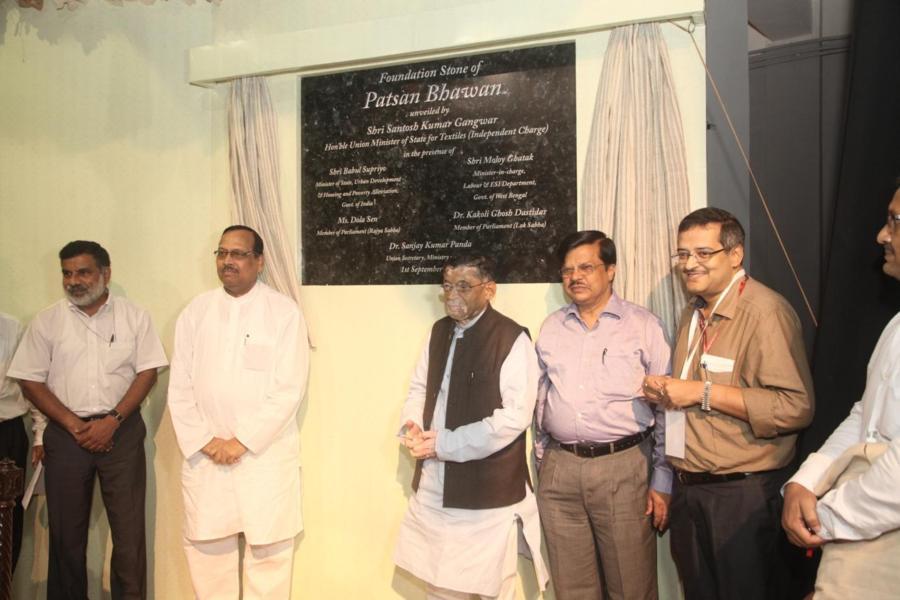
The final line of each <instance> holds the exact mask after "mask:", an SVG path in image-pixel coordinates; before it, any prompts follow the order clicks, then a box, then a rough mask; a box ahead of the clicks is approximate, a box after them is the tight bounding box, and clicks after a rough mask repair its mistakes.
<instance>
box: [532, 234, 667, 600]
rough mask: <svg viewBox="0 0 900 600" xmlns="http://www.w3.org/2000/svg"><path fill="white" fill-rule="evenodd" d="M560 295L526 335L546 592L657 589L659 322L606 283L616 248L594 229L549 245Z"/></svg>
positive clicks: (662, 350)
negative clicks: (535, 376) (646, 394)
mask: <svg viewBox="0 0 900 600" xmlns="http://www.w3.org/2000/svg"><path fill="white" fill-rule="evenodd" d="M557 258H558V260H559V263H560V265H561V267H562V268H561V269H560V274H561V275H562V284H563V290H564V291H565V293H566V295H567V296H568V297H569V299H570V300H571V301H572V302H571V304H569V305H567V306H564V307H563V308H561V309H559V310H557V311H556V312H554V313H551V314H550V316H548V317H547V319H546V320H545V321H544V324H543V326H542V327H541V333H540V335H539V336H538V340H537V353H538V361H539V364H540V368H541V379H540V385H539V387H538V399H537V409H536V411H535V433H536V435H535V456H536V457H537V459H538V461H539V464H540V470H539V478H538V507H539V508H540V515H541V523H542V524H543V526H544V535H545V536H546V539H547V550H548V555H549V558H550V572H551V573H552V576H553V577H552V579H553V587H554V590H555V591H556V597H557V598H559V599H560V600H566V599H569V598H573V599H574V598H604V597H606V598H612V599H629V600H630V599H639V598H656V597H657V583H656V535H655V531H654V528H655V529H656V530H659V531H663V530H664V529H665V528H666V526H667V524H668V506H669V494H670V493H671V489H672V469H671V467H670V466H669V465H668V464H667V463H666V459H665V453H664V447H663V446H664V433H663V432H664V425H665V424H664V418H663V411H662V410H661V409H659V408H657V407H656V406H654V405H652V404H648V403H647V402H646V400H645V399H644V398H643V397H642V392H641V382H642V380H643V378H644V376H645V375H648V374H649V375H668V374H669V345H668V343H667V342H666V338H665V334H664V333H663V328H662V324H661V323H660V320H659V319H658V318H657V317H656V316H655V315H653V314H652V313H651V312H650V311H648V310H646V309H644V308H642V307H640V306H637V305H636V304H632V303H630V302H626V301H625V300H622V299H621V298H620V297H619V296H618V295H616V293H615V292H614V291H613V280H614V279H615V276H616V246H615V244H614V243H613V241H612V240H611V239H609V238H608V237H606V235H605V234H604V233H602V232H600V231H579V232H576V233H573V234H571V235H569V236H568V237H566V238H565V239H564V240H563V241H562V243H561V244H560V245H559V249H558V251H557Z"/></svg>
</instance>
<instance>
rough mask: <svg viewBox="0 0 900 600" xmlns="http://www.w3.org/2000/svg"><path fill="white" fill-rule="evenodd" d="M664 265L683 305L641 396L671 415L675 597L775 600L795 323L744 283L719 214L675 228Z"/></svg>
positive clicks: (800, 373)
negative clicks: (680, 286)
mask: <svg viewBox="0 0 900 600" xmlns="http://www.w3.org/2000/svg"><path fill="white" fill-rule="evenodd" d="M674 258H675V260H676V269H677V271H678V273H679V275H680V276H681V278H682V280H683V281H684V284H685V287H686V288H687V290H688V292H690V293H692V294H694V297H693V298H692V300H691V301H690V302H689V304H688V305H687V306H686V307H685V309H684V312H683V313H682V315H681V322H680V325H679V328H678V333H677V335H676V344H675V351H674V353H673V358H672V374H673V377H670V378H665V377H654V376H647V377H646V378H645V389H644V393H645V396H646V397H647V399H648V400H651V401H654V402H659V403H660V404H661V405H663V406H665V407H666V408H667V409H669V410H672V411H680V413H679V414H675V412H673V413H672V414H671V415H667V422H666V453H667V455H668V457H669V461H670V462H671V463H672V466H673V467H675V483H674V490H673V495H672V507H671V509H672V517H671V547H672V557H673V558H674V559H675V565H676V567H677V568H678V573H679V575H680V577H681V581H682V584H683V585H684V593H685V597H686V598H691V599H692V600H694V599H702V598H746V599H760V600H770V599H773V598H781V597H783V596H784V594H785V593H786V592H787V589H788V586H787V585H786V583H785V582H786V579H787V577H788V574H787V571H786V567H785V563H784V559H783V558H782V555H781V552H780V550H781V549H783V544H782V542H783V541H784V538H783V535H784V534H783V532H782V531H781V528H780V527H779V526H778V523H779V519H780V514H781V494H780V489H781V486H782V485H783V484H784V482H785V481H786V480H787V478H788V475H789V473H788V471H787V467H788V466H789V465H790V463H791V461H792V460H793V458H794V454H795V451H796V440H797V431H798V430H800V429H802V428H804V427H806V426H807V425H809V422H810V420H811V419H812V414H813V392H812V389H813V388H812V378H811V376H810V372H809V364H808V362H807V360H806V352H805V350H804V348H803V337H802V335H801V333H800V322H799V319H798V318H797V315H796V313H795V312H794V310H793V309H792V308H791V306H790V305H789V304H788V302H787V301H786V300H785V299H784V298H782V297H781V296H780V295H779V294H777V293H775V292H774V291H772V290H771V289H769V288H767V287H766V286H764V285H762V284H761V283H759V282H758V281H756V280H755V279H751V278H750V277H748V276H747V274H746V273H745V272H744V269H743V266H742V263H743V258H744V229H743V227H741V224H740V223H739V222H738V221H737V219H736V218H735V217H734V215H732V214H731V213H729V212H727V211H724V210H721V209H718V208H702V209H699V210H696V211H694V212H692V213H691V214H689V215H688V216H686V217H685V218H684V219H682V221H681V223H680V224H679V226H678V248H677V252H676V254H675V255H674ZM680 416H683V418H684V421H683V423H684V429H683V432H684V433H683V437H680V439H679V438H678V436H676V434H675V431H674V430H675V429H676V427H674V426H673V425H674V423H675V422H677V421H678V417H680ZM679 442H680V443H679Z"/></svg>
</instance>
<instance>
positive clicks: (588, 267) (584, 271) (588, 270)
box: [559, 263, 606, 279]
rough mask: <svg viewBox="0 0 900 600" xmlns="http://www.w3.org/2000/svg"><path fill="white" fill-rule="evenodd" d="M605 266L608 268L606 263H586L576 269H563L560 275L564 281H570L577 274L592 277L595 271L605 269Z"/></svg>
mask: <svg viewBox="0 0 900 600" xmlns="http://www.w3.org/2000/svg"><path fill="white" fill-rule="evenodd" d="M605 266H606V263H597V264H591V263H584V264H581V265H578V266H576V267H563V268H562V269H560V270H559V275H560V277H562V278H563V279H569V278H571V277H572V276H573V275H575V273H578V274H579V275H592V274H593V273H594V271H596V270H597V269H598V268H599V267H605Z"/></svg>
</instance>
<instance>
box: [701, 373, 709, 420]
mask: <svg viewBox="0 0 900 600" xmlns="http://www.w3.org/2000/svg"><path fill="white" fill-rule="evenodd" d="M711 391H712V381H709V380H707V381H704V382H703V395H702V396H700V410H702V411H703V412H710V411H712V408H710V406H709V394H710V392H711Z"/></svg>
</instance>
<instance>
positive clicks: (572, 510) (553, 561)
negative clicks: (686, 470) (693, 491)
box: [537, 436, 658, 600]
mask: <svg viewBox="0 0 900 600" xmlns="http://www.w3.org/2000/svg"><path fill="white" fill-rule="evenodd" d="M652 443H653V438H652V436H651V437H650V438H648V439H646V440H644V442H643V443H641V444H640V445H639V446H635V447H634V448H629V449H628V450H624V451H622V452H616V453H614V454H610V455H607V456H600V457H597V458H581V457H578V456H575V455H574V454H571V453H570V452H567V451H565V450H561V449H560V448H558V447H556V448H554V447H553V446H552V445H551V447H549V448H548V449H547V451H546V452H545V453H544V460H543V462H542V464H541V469H540V473H539V480H538V493H537V500H538V509H539V510H540V514H541V524H542V525H543V527H544V539H545V540H546V542H547V551H548V555H549V558H550V573H551V581H552V582H553V589H554V590H555V591H556V597H557V598H558V599H559V600H588V599H589V600H596V599H598V598H610V599H612V600H619V599H622V600H641V599H655V598H657V594H658V592H657V585H656V535H655V532H654V530H653V525H652V522H651V520H650V517H649V516H646V515H644V512H645V511H646V509H647V487H648V481H649V478H650V449H651V444H652Z"/></svg>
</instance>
